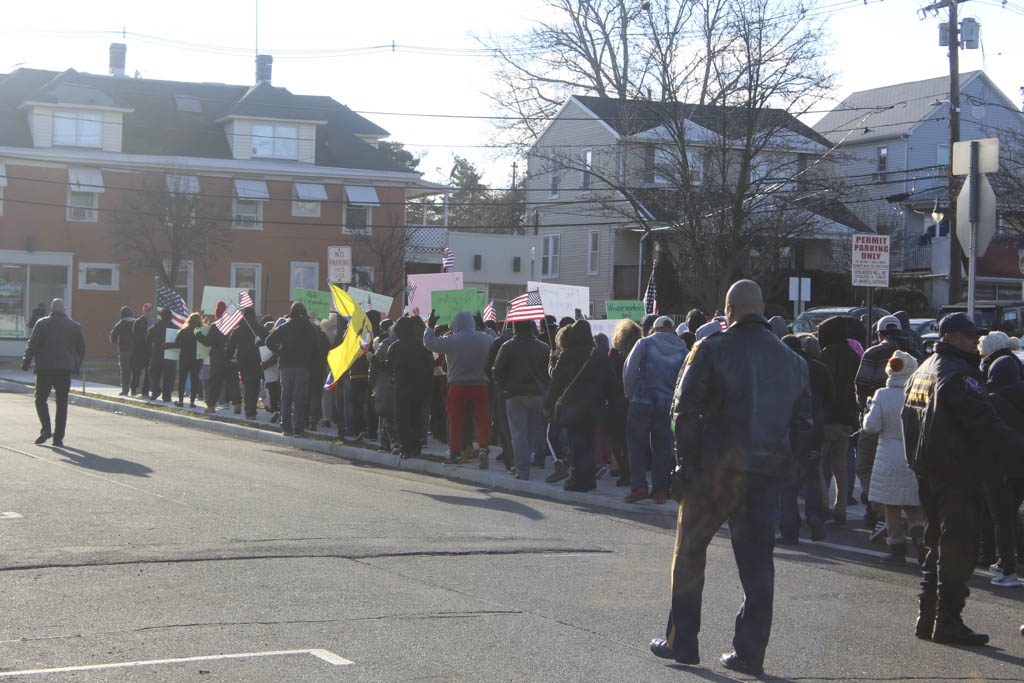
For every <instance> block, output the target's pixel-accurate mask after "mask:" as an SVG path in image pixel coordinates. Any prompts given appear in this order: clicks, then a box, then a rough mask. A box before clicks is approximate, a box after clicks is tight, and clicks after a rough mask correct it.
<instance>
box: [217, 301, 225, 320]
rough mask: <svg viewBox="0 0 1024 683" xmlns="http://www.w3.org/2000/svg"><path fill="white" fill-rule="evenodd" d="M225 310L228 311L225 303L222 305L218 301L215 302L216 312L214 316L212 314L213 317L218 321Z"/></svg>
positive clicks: (221, 302)
mask: <svg viewBox="0 0 1024 683" xmlns="http://www.w3.org/2000/svg"><path fill="white" fill-rule="evenodd" d="M226 310H228V305H227V304H226V303H224V302H223V301H218V302H217V312H216V314H214V316H213V317H214V318H217V319H220V317H221V316H222V315H224V311H226Z"/></svg>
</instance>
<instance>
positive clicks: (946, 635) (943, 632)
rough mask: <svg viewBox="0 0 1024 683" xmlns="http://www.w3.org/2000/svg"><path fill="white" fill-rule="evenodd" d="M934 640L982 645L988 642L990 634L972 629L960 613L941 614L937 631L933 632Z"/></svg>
mask: <svg viewBox="0 0 1024 683" xmlns="http://www.w3.org/2000/svg"><path fill="white" fill-rule="evenodd" d="M932 641H934V642H936V643H942V644H944V645H973V646H981V645H986V644H987V643H988V634H987V633H978V632H977V631H972V630H971V629H970V627H968V626H967V624H965V623H964V622H963V619H961V618H960V615H956V616H953V615H950V616H945V615H942V614H940V615H939V616H938V617H937V618H936V620H935V632H934V633H933V634H932Z"/></svg>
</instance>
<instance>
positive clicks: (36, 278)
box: [28, 266, 74, 316]
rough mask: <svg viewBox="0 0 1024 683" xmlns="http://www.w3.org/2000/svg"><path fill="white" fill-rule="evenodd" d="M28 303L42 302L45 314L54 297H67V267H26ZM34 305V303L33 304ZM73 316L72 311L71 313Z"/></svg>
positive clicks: (65, 298)
mask: <svg viewBox="0 0 1024 683" xmlns="http://www.w3.org/2000/svg"><path fill="white" fill-rule="evenodd" d="M28 298H29V303H32V302H39V301H41V302H43V305H44V306H46V311H47V314H49V311H50V302H51V301H53V300H54V299H64V300H65V301H67V299H68V269H67V267H65V266H29V267H28ZM33 305H34V304H33ZM72 316H74V313H72Z"/></svg>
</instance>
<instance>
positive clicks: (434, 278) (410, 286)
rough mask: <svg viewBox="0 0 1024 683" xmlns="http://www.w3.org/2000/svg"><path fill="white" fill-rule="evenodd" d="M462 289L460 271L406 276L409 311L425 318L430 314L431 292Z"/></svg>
mask: <svg viewBox="0 0 1024 683" xmlns="http://www.w3.org/2000/svg"><path fill="white" fill-rule="evenodd" d="M450 289H462V273H424V274H422V275H410V276H408V277H407V278H406V296H407V301H408V305H409V313H411V314H412V315H418V316H421V317H422V318H423V319H424V320H426V318H427V316H428V315H430V306H431V302H430V294H431V292H436V291H441V290H445V291H446V290H450Z"/></svg>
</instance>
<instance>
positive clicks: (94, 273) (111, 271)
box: [78, 263, 121, 292]
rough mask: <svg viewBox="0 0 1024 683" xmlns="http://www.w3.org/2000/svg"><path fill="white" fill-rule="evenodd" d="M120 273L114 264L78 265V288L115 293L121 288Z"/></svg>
mask: <svg viewBox="0 0 1024 683" xmlns="http://www.w3.org/2000/svg"><path fill="white" fill-rule="evenodd" d="M120 271H121V269H120V267H119V266H118V265H117V264H116V263H79V264H78V288H79V289H99V290H105V291H110V292H116V291H117V290H119V289H120V288H121V287H120V279H121V272H120Z"/></svg>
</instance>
